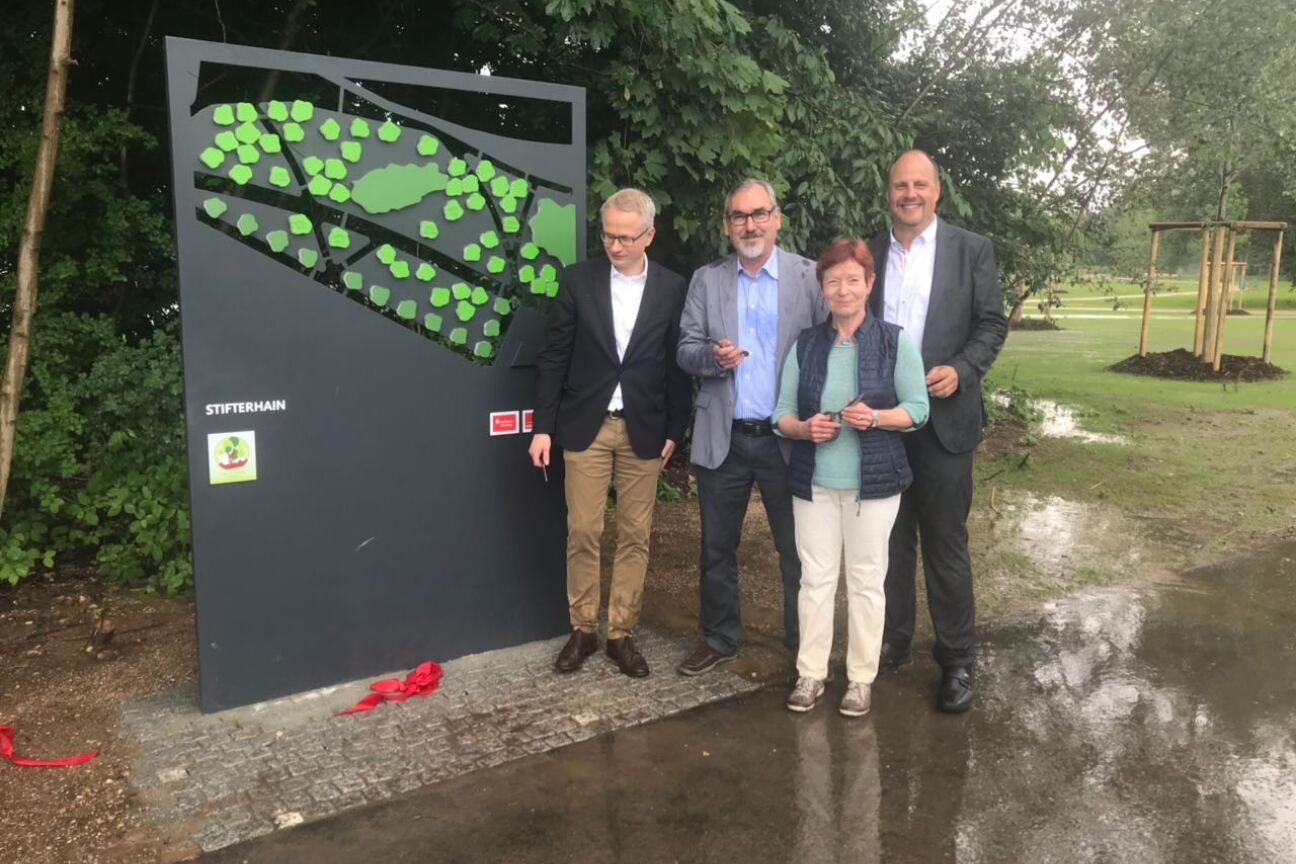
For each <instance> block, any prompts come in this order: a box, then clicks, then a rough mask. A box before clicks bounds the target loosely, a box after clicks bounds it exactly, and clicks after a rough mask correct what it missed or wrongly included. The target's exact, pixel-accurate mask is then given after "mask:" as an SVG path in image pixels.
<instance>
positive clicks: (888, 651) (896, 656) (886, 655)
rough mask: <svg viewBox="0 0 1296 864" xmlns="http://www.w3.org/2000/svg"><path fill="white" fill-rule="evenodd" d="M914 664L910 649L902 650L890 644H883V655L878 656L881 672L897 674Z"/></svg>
mask: <svg viewBox="0 0 1296 864" xmlns="http://www.w3.org/2000/svg"><path fill="white" fill-rule="evenodd" d="M912 662H913V655H912V654H910V653H909V649H908V648H900V647H898V646H896V645H892V644H891V643H890V642H883V643H882V653H881V654H880V655H878V671H879V672H897V671H899V670H900V669H902V668H904V667H905V666H908V665H909V664H910V663H912Z"/></svg>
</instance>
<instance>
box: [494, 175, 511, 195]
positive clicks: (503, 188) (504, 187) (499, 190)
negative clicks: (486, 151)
mask: <svg viewBox="0 0 1296 864" xmlns="http://www.w3.org/2000/svg"><path fill="white" fill-rule="evenodd" d="M490 191H491V194H492V195H494V196H495V197H496V198H503V197H504V196H505V195H507V194H508V191H509V181H508V178H507V177H505V176H504V175H503V174H497V175H495V179H494V180H492V181H490Z"/></svg>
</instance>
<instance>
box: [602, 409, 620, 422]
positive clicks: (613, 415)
mask: <svg viewBox="0 0 1296 864" xmlns="http://www.w3.org/2000/svg"><path fill="white" fill-rule="evenodd" d="M604 416H605V417H609V418H611V419H613V420H620V419H622V418H624V417H625V409H624V408H618V409H617V410H615V411H608V412H606V413H605V414H604Z"/></svg>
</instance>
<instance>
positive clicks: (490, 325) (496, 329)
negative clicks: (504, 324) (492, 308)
mask: <svg viewBox="0 0 1296 864" xmlns="http://www.w3.org/2000/svg"><path fill="white" fill-rule="evenodd" d="M499 334H500V322H499V319H498V318H492V319H491V320H489V321H487V322H486V323H485V324H483V325H482V335H483V336H490V337H491V338H494V337H496V336H498V335H499Z"/></svg>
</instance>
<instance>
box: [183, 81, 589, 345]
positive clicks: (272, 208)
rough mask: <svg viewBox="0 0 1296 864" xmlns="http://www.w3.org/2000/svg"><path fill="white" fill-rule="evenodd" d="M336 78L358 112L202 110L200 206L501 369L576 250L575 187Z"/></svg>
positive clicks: (242, 235)
mask: <svg viewBox="0 0 1296 864" xmlns="http://www.w3.org/2000/svg"><path fill="white" fill-rule="evenodd" d="M337 86H338V87H339V96H340V97H342V98H340V99H339V100H338V101H337V102H336V104H338V105H339V106H343V105H344V106H345V108H346V110H336V111H335V110H328V109H324V108H321V107H319V106H317V105H316V104H314V103H313V102H311V101H308V100H303V99H290V100H279V99H271V100H269V101H266V102H263V103H251V102H236V103H219V104H212V105H207V106H205V107H199V108H196V109H195V113H194V120H195V122H199V123H205V124H209V128H210V130H211V141H210V143H209V144H208V145H207V146H206V147H204V148H203V149H202V150H201V152H199V153H197V154H195V162H194V184H195V187H196V188H197V189H198V190H199V192H200V196H201V197H200V206H199V207H198V208H197V210H196V214H195V215H196V216H197V218H198V219H199V220H200V221H201V222H202V223H204V224H205V225H207V226H209V227H211V228H212V229H214V230H217V231H221V232H222V233H224V234H226V235H228V236H229V237H231V238H233V239H235V240H237V241H239V242H241V243H243V244H244V245H246V246H249V247H251V248H253V249H255V250H257V251H258V252H261V253H262V254H264V255H267V256H269V257H271V258H273V259H275V260H276V261H278V262H279V263H281V264H282V265H284V267H285V268H288V269H290V270H292V271H294V272H295V273H298V274H300V275H303V276H306V277H308V278H310V279H312V280H313V281H315V282H316V283H319V284H321V285H324V286H327V287H329V288H330V289H332V290H334V291H336V292H338V293H341V294H343V295H345V296H347V297H349V298H351V299H352V300H354V301H355V302H357V303H360V304H361V305H363V306H365V307H366V308H368V309H370V310H372V311H374V312H377V313H379V314H381V315H383V316H385V317H387V318H389V319H391V320H393V321H396V322H398V323H400V324H402V325H404V326H405V327H406V328H408V329H410V330H412V331H415V332H417V333H420V334H421V335H423V336H425V337H427V338H429V339H431V340H433V341H434V342H436V343H437V344H439V345H441V346H442V347H444V348H446V349H449V350H452V351H454V352H456V353H459V354H461V355H462V356H464V357H466V358H469V359H471V360H473V361H475V362H477V363H481V364H486V365H489V364H491V363H493V362H494V359H495V357H496V356H497V354H498V351H499V344H500V341H501V340H502V338H503V336H504V334H505V333H506V332H507V330H508V326H509V322H510V320H511V317H510V316H511V314H512V313H513V312H514V311H515V310H516V309H517V308H518V307H519V306H521V305H523V304H526V305H532V306H535V307H543V306H544V305H545V304H547V302H548V301H549V300H550V299H551V298H553V297H555V296H557V293H558V284H559V278H560V274H561V271H562V268H563V267H564V266H565V265H568V264H571V263H572V262H573V261H574V260H575V257H576V238H577V225H576V203H575V200H574V197H573V190H572V189H570V188H567V187H564V186H562V185H560V184H557V183H554V182H551V181H549V180H546V179H544V178H543V177H541V176H538V175H537V174H536V173H535V172H534V171H531V170H529V169H528V168H527V167H526V166H522V165H506V164H503V163H502V162H500V161H499V160H498V159H495V158H493V157H492V154H491V153H488V152H486V151H485V150H483V149H482V148H480V147H477V146H475V145H473V144H471V143H468V142H466V141H463V140H460V139H459V138H456V137H454V136H452V135H449V134H446V133H445V132H444V130H443V128H441V127H442V126H444V125H445V124H441V125H440V126H439V125H438V123H437V122H429V118H428V117H427V115H422V114H418V113H417V112H413V111H407V110H405V109H403V108H402V107H401V106H393V105H391V104H390V103H388V102H386V101H385V100H380V99H377V98H376V97H371V95H370V94H369V93H368V91H367V90H364V89H363V88H361V87H359V86H358V85H355V84H352V83H351V82H342V83H338V84H337ZM431 119H432V120H435V118H431ZM457 132H458V134H459V135H461V136H462V135H463V134H464V132H463V130H462V129H457Z"/></svg>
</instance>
